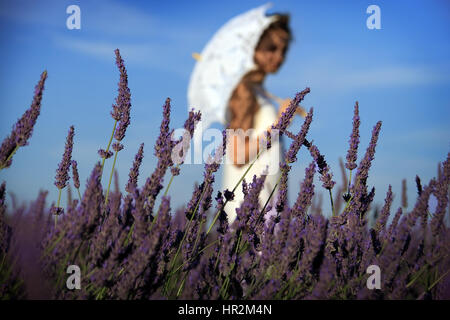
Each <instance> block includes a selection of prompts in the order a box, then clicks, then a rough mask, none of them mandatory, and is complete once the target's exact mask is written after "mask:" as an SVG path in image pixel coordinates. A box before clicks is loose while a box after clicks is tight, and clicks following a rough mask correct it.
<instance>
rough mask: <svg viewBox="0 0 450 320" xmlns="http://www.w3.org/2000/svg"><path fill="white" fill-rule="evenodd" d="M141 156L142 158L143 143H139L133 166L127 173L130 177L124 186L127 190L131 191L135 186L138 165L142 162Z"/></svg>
mask: <svg viewBox="0 0 450 320" xmlns="http://www.w3.org/2000/svg"><path fill="white" fill-rule="evenodd" d="M142 158H144V144H143V143H141V146H140V147H139V151H138V153H137V154H136V156H135V157H134V162H133V167H132V168H131V170H130V174H129V175H128V176H129V177H130V178H129V179H128V184H127V186H126V187H125V190H126V191H127V192H130V193H131V192H133V190H134V189H135V188H137V180H138V176H139V167H140V166H141V163H142Z"/></svg>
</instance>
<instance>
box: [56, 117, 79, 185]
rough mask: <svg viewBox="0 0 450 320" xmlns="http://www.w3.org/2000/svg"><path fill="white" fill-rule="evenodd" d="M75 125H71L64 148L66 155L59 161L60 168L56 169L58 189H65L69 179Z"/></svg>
mask: <svg viewBox="0 0 450 320" xmlns="http://www.w3.org/2000/svg"><path fill="white" fill-rule="evenodd" d="M74 130H75V129H74V127H73V126H71V127H70V129H69V134H68V135H67V140H66V147H65V149H64V155H63V158H62V160H61V162H60V163H59V166H58V170H56V177H55V186H56V187H57V188H58V189H63V188H64V187H65V186H66V183H67V181H68V180H69V167H70V161H71V157H72V147H73V136H74V135H75V131H74Z"/></svg>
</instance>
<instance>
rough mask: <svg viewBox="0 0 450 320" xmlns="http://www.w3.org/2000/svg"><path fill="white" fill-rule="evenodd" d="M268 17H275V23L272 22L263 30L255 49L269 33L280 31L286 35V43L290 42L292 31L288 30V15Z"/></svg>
mask: <svg viewBox="0 0 450 320" xmlns="http://www.w3.org/2000/svg"><path fill="white" fill-rule="evenodd" d="M270 16H275V19H276V20H275V21H274V22H272V23H271V24H270V25H269V26H268V27H267V28H266V30H264V32H263V34H262V35H261V37H260V38H259V41H258V45H257V46H256V47H257V48H258V47H259V45H260V44H261V42H262V41H263V40H264V39H265V38H266V36H267V35H268V34H269V32H272V31H277V30H281V31H284V32H286V33H287V34H288V42H290V41H291V40H292V31H291V28H289V15H288V14H273V15H270Z"/></svg>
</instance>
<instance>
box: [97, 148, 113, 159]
mask: <svg viewBox="0 0 450 320" xmlns="http://www.w3.org/2000/svg"><path fill="white" fill-rule="evenodd" d="M98 154H99V155H100V158H102V159H109V158H111V157H112V156H113V153H112V151H108V152H106V150H103V149H99V150H98Z"/></svg>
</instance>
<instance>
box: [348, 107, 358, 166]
mask: <svg viewBox="0 0 450 320" xmlns="http://www.w3.org/2000/svg"><path fill="white" fill-rule="evenodd" d="M359 124H360V120H359V106H358V101H356V103H355V111H354V115H353V129H352V134H351V135H350V140H349V143H350V148H349V149H348V152H347V162H346V163H345V167H346V168H347V169H349V170H353V169H355V168H356V159H357V153H358V145H359Z"/></svg>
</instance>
